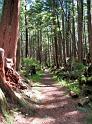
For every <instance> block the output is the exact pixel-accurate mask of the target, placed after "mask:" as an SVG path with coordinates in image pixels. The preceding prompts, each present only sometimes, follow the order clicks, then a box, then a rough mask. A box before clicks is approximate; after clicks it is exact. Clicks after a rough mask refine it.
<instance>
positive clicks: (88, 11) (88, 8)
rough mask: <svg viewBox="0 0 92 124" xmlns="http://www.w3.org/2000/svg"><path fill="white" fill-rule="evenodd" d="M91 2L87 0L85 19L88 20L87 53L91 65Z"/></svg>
mask: <svg viewBox="0 0 92 124" xmlns="http://www.w3.org/2000/svg"><path fill="white" fill-rule="evenodd" d="M91 16H92V15H91V1H90V0H87V18H88V42H89V53H90V58H91V64H92V18H91Z"/></svg>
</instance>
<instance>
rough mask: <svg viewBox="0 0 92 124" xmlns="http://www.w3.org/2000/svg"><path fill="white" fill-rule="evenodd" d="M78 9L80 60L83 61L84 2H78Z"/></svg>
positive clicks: (81, 0) (80, 0)
mask: <svg viewBox="0 0 92 124" xmlns="http://www.w3.org/2000/svg"><path fill="white" fill-rule="evenodd" d="M77 9H78V60H79V62H82V59H83V34H82V32H83V0H77Z"/></svg>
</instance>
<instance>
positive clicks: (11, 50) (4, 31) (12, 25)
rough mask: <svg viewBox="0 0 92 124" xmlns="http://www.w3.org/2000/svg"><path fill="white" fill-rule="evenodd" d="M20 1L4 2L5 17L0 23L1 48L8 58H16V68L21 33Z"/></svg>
mask: <svg viewBox="0 0 92 124" xmlns="http://www.w3.org/2000/svg"><path fill="white" fill-rule="evenodd" d="M19 9H20V0H4V7H3V15H2V18H1V23H0V47H1V48H3V49H4V50H5V56H6V57H7V58H14V64H15V66H16V49H17V41H18V35H19V34H18V33H19Z"/></svg>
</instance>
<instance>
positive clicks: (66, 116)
mask: <svg viewBox="0 0 92 124" xmlns="http://www.w3.org/2000/svg"><path fill="white" fill-rule="evenodd" d="M29 92H30V91H29ZM31 92H32V93H33V94H35V97H36V98H37V100H36V103H35V114H34V115H33V116H28V115H23V114H21V113H20V112H19V113H18V112H16V113H15V119H14V124H85V116H86V114H85V113H84V112H81V111H79V110H78V109H77V102H78V99H76V100H75V99H72V98H71V97H70V96H69V95H68V91H67V89H66V88H65V87H61V86H60V85H59V84H57V83H56V82H55V81H54V80H53V78H52V75H51V74H49V73H48V72H45V74H44V77H43V79H42V80H41V83H40V84H39V85H34V86H33V87H32V91H31ZM35 97H34V99H35Z"/></svg>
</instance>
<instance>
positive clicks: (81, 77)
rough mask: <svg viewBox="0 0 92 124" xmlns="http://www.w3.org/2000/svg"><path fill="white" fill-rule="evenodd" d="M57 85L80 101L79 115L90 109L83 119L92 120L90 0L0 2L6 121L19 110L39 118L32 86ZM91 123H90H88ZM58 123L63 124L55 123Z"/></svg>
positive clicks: (0, 85) (0, 83) (0, 90)
mask: <svg viewBox="0 0 92 124" xmlns="http://www.w3.org/2000/svg"><path fill="white" fill-rule="evenodd" d="M44 77H46V78H45V79H44ZM43 80H44V81H43ZM48 82H49V83H48ZM53 82H54V83H55V82H56V83H55V87H56V88H57V86H56V85H59V87H60V88H66V89H64V92H67V94H68V95H69V97H70V99H72V100H74V101H75V100H76V103H74V101H73V105H74V106H76V104H77V108H78V111H81V110H82V111H83V112H84V113H85V111H87V112H86V114H88V116H87V115H86V114H84V115H85V116H86V117H87V118H92V117H89V113H90V112H91V113H92V1H91V0H7V1H6V0H0V94H1V96H0V106H1V107H0V113H2V115H3V116H2V118H3V117H4V118H5V119H3V120H5V121H7V116H10V117H11V116H13V115H12V114H13V112H15V110H14V109H15V108H17V109H18V111H21V113H23V114H24V115H26V114H28V115H30V116H33V115H35V113H36V109H38V108H36V107H33V106H34V104H37V103H38V101H37V99H38V98H39V96H37V97H38V98H34V95H32V96H30V92H31V94H32V88H33V87H37V86H39V87H42V86H43V87H44V88H43V89H41V90H42V91H45V87H46V88H47V87H48V86H49V87H52V89H54V88H53V87H54V85H53V84H54V83H53ZM50 83H51V84H50ZM33 89H34V88H33ZM49 90H50V89H49ZM57 90H59V89H57ZM60 91H62V90H60ZM34 92H35V91H34ZM46 92H47V93H49V91H46ZM52 94H53V93H52ZM45 95H46V94H45ZM45 95H44V97H45ZM63 95H64V94H63ZM40 97H41V95H40ZM48 99H49V98H48ZM54 99H56V97H55V98H54ZM61 99H62V97H61ZM66 99H67V98H66ZM67 101H68V99H67ZM56 103H57V102H56ZM71 103H72V101H71V102H70V104H71ZM70 104H68V107H69V105H70ZM68 107H67V108H68ZM11 109H12V111H13V112H11ZM43 110H44V109H43ZM51 112H52V111H51ZM6 113H7V114H6ZM66 113H68V112H66ZM82 116H83V115H82ZM85 116H83V118H85ZM74 117H75V116H74ZM78 117H79V115H78ZM70 118H71V117H70ZM54 119H56V118H55V117H54ZM1 120H2V119H1ZM10 120H11V119H10ZM66 120H67V119H66ZM86 120H87V119H86ZM8 121H9V119H8ZM8 121H7V123H8ZM61 121H62V120H61ZM76 122H77V121H76ZM91 122H92V119H89V120H88V121H87V124H91ZM18 123H19V122H16V123H14V124H18ZM63 123H64V122H62V124H63ZM66 123H68V121H66ZM69 123H70V122H69ZM2 124H3V123H2ZM12 124H13V123H12ZM21 124H22V123H21ZM25 124H26V123H25ZM28 124H29V123H28ZM39 124H41V123H40V122H39ZM48 124H50V123H48ZM51 124H54V123H51ZM55 124H59V122H58V121H57V119H56V122H55ZM80 124H82V123H81V121H80ZM83 124H84V123H83Z"/></svg>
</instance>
